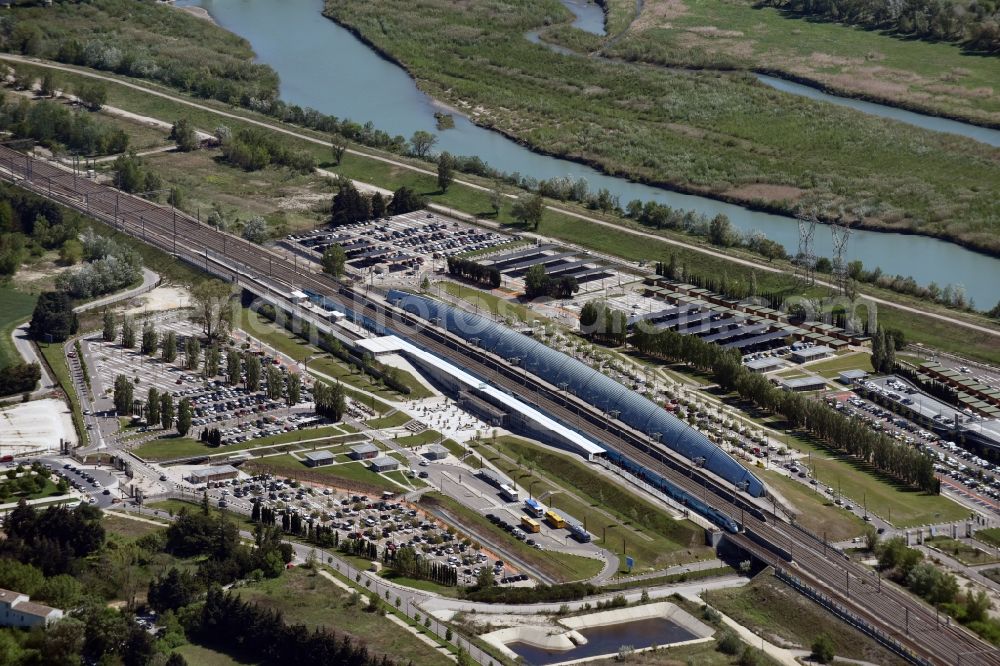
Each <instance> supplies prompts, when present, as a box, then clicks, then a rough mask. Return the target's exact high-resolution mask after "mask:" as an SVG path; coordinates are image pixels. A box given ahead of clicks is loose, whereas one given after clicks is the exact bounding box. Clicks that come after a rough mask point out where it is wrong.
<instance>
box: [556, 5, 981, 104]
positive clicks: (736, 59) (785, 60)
mask: <svg viewBox="0 0 1000 666" xmlns="http://www.w3.org/2000/svg"><path fill="white" fill-rule="evenodd" d="M612 1H613V2H617V1H618V0H612ZM626 4H632V8H633V9H634V4H633V3H630V2H626ZM626 11H627V9H626V8H624V7H623V8H620V10H619V12H616V14H617V15H624V14H625V13H626ZM556 41H557V42H559V43H563V41H562V40H559V39H557V40H556ZM568 46H571V45H568ZM609 52H610V53H611V54H613V55H615V56H618V57H623V58H627V59H634V60H642V61H646V62H653V63H663V64H668V65H683V64H687V65H695V66H700V67H722V68H737V69H755V70H765V71H778V72H782V73H784V74H787V75H792V76H797V77H804V78H806V79H809V80H812V81H816V82H819V83H820V84H822V85H825V86H828V87H830V88H832V89H834V90H837V91H841V92H844V93H846V94H848V95H861V96H865V97H872V98H876V99H882V100H886V101H888V102H890V103H895V104H903V105H906V106H911V107H916V108H919V109H923V110H926V111H927V112H930V113H937V114H945V115H956V116H960V117H964V118H969V119H972V120H976V121H979V122H993V123H996V122H998V121H1000V90H997V89H996V87H995V85H994V83H995V82H996V81H997V80H998V79H1000V62H998V61H997V59H996V58H988V57H981V56H978V55H975V54H970V53H965V52H964V51H963V49H962V47H961V46H959V45H957V44H948V43H931V42H928V41H920V40H913V39H905V38H902V37H894V36H892V35H889V34H883V33H880V32H878V31H871V30H864V29H861V28H855V27H851V26H848V25H843V24H838V23H835V22H832V21H823V20H810V19H808V18H799V17H796V16H793V15H790V14H787V13H784V12H782V11H780V10H778V9H774V8H771V7H761V6H760V5H757V4H755V3H753V2H750V1H749V0H737V1H735V2H727V1H724V0H685V1H684V2H682V3H676V2H670V0H647V1H646V3H645V7H644V9H643V13H642V15H641V17H640V19H639V20H638V21H636V22H635V23H634V24H633V26H632V29H631V30H629V32H628V33H627V34H626V35H625V36H624V38H622V39H620V40H619V41H617V42H616V44H615V45H614V46H613V47H612V48H611V49H609Z"/></svg>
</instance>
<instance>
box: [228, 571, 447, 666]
mask: <svg viewBox="0 0 1000 666" xmlns="http://www.w3.org/2000/svg"><path fill="white" fill-rule="evenodd" d="M237 594H239V596H240V597H241V598H243V599H246V600H247V601H252V602H254V603H256V604H258V605H260V606H262V607H264V608H270V609H273V610H276V611H279V612H281V613H282V615H284V617H285V621H286V622H289V623H302V624H305V625H306V626H308V627H309V628H310V629H312V628H316V627H324V628H326V629H329V630H331V631H335V632H337V633H338V634H350V635H351V636H352V637H355V638H357V639H359V640H361V641H362V642H364V643H366V644H367V645H368V649H369V650H370V651H372V652H375V653H377V654H386V655H389V656H390V657H392V658H395V659H398V660H399V661H400V663H404V664H405V663H407V662H409V663H413V664H421V665H422V664H428V665H435V664H437V665H441V666H445V665H448V664H452V663H453V662H452V661H451V660H449V659H448V658H447V657H446V656H444V655H443V654H442V653H441V652H440V651H439V650H436V649H434V648H432V647H430V646H429V645H426V644H425V643H423V642H422V641H420V640H419V639H418V638H417V637H416V636H414V635H413V634H411V633H410V632H409V631H403V630H401V628H400V627H398V626H397V625H396V624H395V623H393V622H391V621H389V620H388V619H387V618H385V617H383V616H381V615H379V614H378V613H369V612H365V611H364V610H363V607H362V606H360V605H355V604H353V603H351V595H350V594H349V593H348V592H346V591H344V590H342V589H341V588H340V587H338V586H336V585H334V584H333V583H331V582H330V581H328V580H327V579H325V578H323V577H322V576H319V575H317V574H315V573H313V572H311V571H308V570H306V569H303V568H296V569H290V570H288V571H286V572H285V573H284V574H283V575H282V576H281V578H275V579H272V580H265V581H262V582H260V583H256V584H253V585H248V586H246V587H242V588H240V589H239V590H238V591H237Z"/></svg>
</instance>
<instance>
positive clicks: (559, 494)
mask: <svg viewBox="0 0 1000 666" xmlns="http://www.w3.org/2000/svg"><path fill="white" fill-rule="evenodd" d="M495 446H496V450H497V451H499V452H501V453H503V454H505V456H506V458H505V457H502V456H497V455H490V454H489V453H488V451H489V448H490V445H487V444H485V443H484V444H480V447H479V448H480V453H481V454H482V455H483V456H484V457H486V458H487V459H488V460H489V461H490V462H491V463H493V464H494V465H496V466H497V468H498V469H500V470H501V471H502V472H504V473H506V474H508V475H509V476H511V478H513V479H514V480H515V481H516V482H517V483H518V484H519V485H520V486H521V487H523V488H529V489H530V490H532V492H533V494H534V496H535V497H536V498H538V499H539V500H541V501H542V502H543V503H545V504H547V505H548V506H549V507H551V508H555V509H556V510H557V511H559V512H561V513H564V514H567V515H569V516H572V517H573V518H575V519H576V520H579V521H581V522H583V523H584V524H585V525H586V526H587V530H588V531H589V532H590V533H591V534H592V535H593V537H594V541H595V542H597V543H600V544H601V546H603V547H604V548H607V549H609V550H611V551H612V552H614V553H616V554H617V555H618V556H619V557H620V559H621V566H622V569H623V571H624V570H625V556H626V555H629V556H632V557H633V558H635V567H634V568H633V571H634V572H642V571H647V570H655V569H662V568H665V567H668V566H673V565H676V564H684V563H687V562H692V561H695V560H703V559H707V558H710V557H713V553H712V549H711V548H708V547H707V546H705V536H704V531H703V530H702V528H700V527H698V526H697V525H695V524H694V523H691V522H689V521H687V520H675V519H674V518H673V517H671V516H670V515H668V514H667V513H666V512H665V511H663V510H661V509H659V508H657V507H656V506H654V505H653V504H651V503H649V502H647V501H646V500H644V499H642V498H640V497H639V496H638V495H636V494H634V493H632V492H630V491H628V490H625V489H623V488H622V487H621V486H619V485H618V484H616V483H614V482H612V481H610V480H608V479H606V478H605V477H603V476H601V475H599V474H598V473H597V472H596V471H595V470H593V469H591V468H590V467H589V466H588V465H587V464H586V463H584V462H583V461H581V460H576V459H574V458H573V457H571V456H568V455H566V454H562V453H556V452H554V451H550V450H548V449H545V448H543V447H540V446H537V445H534V444H532V443H530V442H528V441H526V440H523V439H519V438H515V437H499V438H497V442H496V445H495ZM511 461H514V462H511ZM605 536H606V539H605Z"/></svg>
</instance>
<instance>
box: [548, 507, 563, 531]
mask: <svg viewBox="0 0 1000 666" xmlns="http://www.w3.org/2000/svg"><path fill="white" fill-rule="evenodd" d="M545 521H546V522H547V523H548V524H549V525H551V526H552V527H554V528H556V529H562V528H564V527H566V521H565V520H563V517H562V516H560V515H559V514H558V513H556V512H555V511H552V510H551V509H550V510H548V511H546V512H545Z"/></svg>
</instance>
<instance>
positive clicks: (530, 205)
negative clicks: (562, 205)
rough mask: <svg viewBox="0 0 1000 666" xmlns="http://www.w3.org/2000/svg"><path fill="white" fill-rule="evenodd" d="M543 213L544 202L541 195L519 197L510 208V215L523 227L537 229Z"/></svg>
mask: <svg viewBox="0 0 1000 666" xmlns="http://www.w3.org/2000/svg"><path fill="white" fill-rule="evenodd" d="M544 212H545V201H544V200H543V199H542V195H541V194H523V195H521V196H519V197H518V198H517V199H516V200H515V201H514V204H513V205H512V206H511V208H510V213H511V215H513V216H514V218H515V219H517V220H520V221H521V222H522V223H523V224H524V225H525V226H527V227H530V228H532V229H536V230H537V229H538V225H539V224H541V222H542V214H543V213H544Z"/></svg>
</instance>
